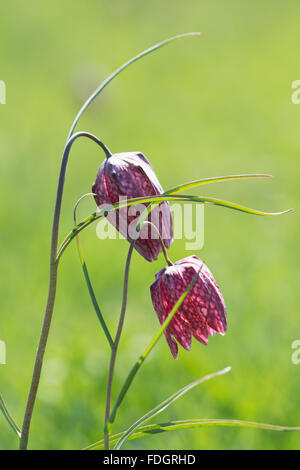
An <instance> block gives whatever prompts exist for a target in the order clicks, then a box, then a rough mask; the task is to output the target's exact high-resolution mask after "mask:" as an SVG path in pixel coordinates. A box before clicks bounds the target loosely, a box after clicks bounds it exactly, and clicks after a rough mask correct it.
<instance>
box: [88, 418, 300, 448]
mask: <svg viewBox="0 0 300 470" xmlns="http://www.w3.org/2000/svg"><path fill="white" fill-rule="evenodd" d="M208 426H227V427H242V428H256V429H262V430H267V431H300V427H298V426H279V425H277V424H266V423H257V422H255V421H243V420H237V419H191V420H181V421H169V422H167V423H159V424H148V425H147V426H141V427H140V428H138V429H137V431H136V432H135V433H133V434H131V436H129V438H128V440H129V441H131V440H133V439H139V438H141V437H145V436H151V435H155V434H159V433H162V432H169V431H178V430H185V429H195V428H201V427H208ZM124 432H125V431H124ZM124 432H120V433H118V434H114V435H113V436H111V443H112V444H114V443H117V442H118V440H119V439H120V438H121V437H122V435H123V434H124ZM103 446H104V442H103V440H101V441H98V442H95V443H94V444H91V445H89V446H87V447H85V448H84V449H83V450H98V449H99V450H100V449H103Z"/></svg>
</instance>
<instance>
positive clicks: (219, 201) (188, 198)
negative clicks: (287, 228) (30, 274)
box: [57, 194, 293, 260]
mask: <svg viewBox="0 0 300 470" xmlns="http://www.w3.org/2000/svg"><path fill="white" fill-rule="evenodd" d="M163 201H178V202H185V201H186V202H198V203H202V204H213V205H217V206H221V207H226V208H228V209H233V210H237V211H240V212H245V213H247V214H252V215H259V216H277V215H282V214H286V213H287V212H290V211H292V210H293V209H287V210H285V211H281V212H263V211H259V210H256V209H251V208H250V207H246V206H242V205H241V204H236V203H234V202H229V201H224V200H222V199H216V198H212V197H206V196H189V195H184V196H179V195H176V194H174V195H166V196H164V195H157V196H149V197H140V198H133V199H128V200H127V201H121V202H118V203H115V204H112V206H113V209H114V210H117V209H120V208H123V207H127V206H132V205H134V204H137V203H148V202H156V203H160V202H163ZM104 212H105V211H99V212H94V213H93V214H91V215H89V216H88V217H87V218H86V219H84V220H82V221H81V222H80V223H79V224H78V225H76V227H74V228H73V230H72V231H71V232H69V233H68V235H67V236H66V237H65V239H64V240H63V242H62V244H61V246H60V248H59V250H58V254H57V260H58V259H59V258H60V257H61V255H62V253H63V252H64V250H65V248H66V247H67V246H68V245H69V243H70V242H71V241H72V240H73V239H74V238H75V237H76V235H77V234H78V233H80V232H81V231H82V230H84V229H85V228H86V227H88V226H89V225H90V224H91V223H93V222H95V221H96V220H98V219H99V218H100V217H103V215H104Z"/></svg>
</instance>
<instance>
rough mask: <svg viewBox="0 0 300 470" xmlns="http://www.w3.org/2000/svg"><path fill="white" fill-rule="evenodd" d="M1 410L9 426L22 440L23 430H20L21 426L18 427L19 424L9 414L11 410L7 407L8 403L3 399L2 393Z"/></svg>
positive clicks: (0, 396) (0, 398)
mask: <svg viewBox="0 0 300 470" xmlns="http://www.w3.org/2000/svg"><path fill="white" fill-rule="evenodd" d="M0 409H1V411H2V413H3V416H4V418H5V419H6V421H7V422H8V424H9V425H10V427H11V428H12V429H13V430H14V432H15V433H16V434H17V436H18V438H20V437H21V430H20V428H19V426H18V425H17V423H16V422H15V420H14V418H13V417H12V415H11V413H10V412H9V410H8V408H7V406H6V403H5V401H4V398H3V396H2V394H1V393H0Z"/></svg>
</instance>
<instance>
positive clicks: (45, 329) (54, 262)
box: [19, 132, 111, 450]
mask: <svg viewBox="0 0 300 470" xmlns="http://www.w3.org/2000/svg"><path fill="white" fill-rule="evenodd" d="M78 137H87V138H89V139H91V140H93V141H94V142H96V143H97V144H98V145H100V147H101V148H102V149H103V150H104V152H105V154H106V155H111V152H110V151H109V150H108V148H107V147H106V146H105V145H104V144H103V142H101V141H100V140H99V139H98V138H97V137H95V136H94V135H93V134H90V133H89V132H78V133H77V134H74V135H73V136H72V137H71V138H70V139H69V140H68V142H67V145H66V147H65V150H64V153H63V157H62V163H61V169H60V174H59V180H58V187H57V195H56V203H55V210H54V217H53V224H52V237H51V253H50V278H49V290H48V300H47V305H46V310H45V315H44V322H43V326H42V331H41V336H40V341H39V345H38V349H37V353H36V359H35V363H34V369H33V376H32V381H31V386H30V390H29V394H28V399H27V405H26V410H25V415H24V420H23V426H22V435H21V439H20V447H19V448H20V450H26V449H27V446H28V437H29V431H30V423H31V418H32V413H33V409H34V404H35V400H36V395H37V391H38V386H39V382H40V377H41V371H42V365H43V359H44V354H45V349H46V345H47V340H48V336H49V329H50V325H51V320H52V315H53V308H54V302H55V295H56V284H57V269H58V262H59V260H58V259H57V243H58V229H59V219H60V211H61V202H62V196H63V190H64V183H65V175H66V169H67V164H68V159H69V154H70V150H71V147H72V145H73V143H74V141H75V140H76V139H77V138H78Z"/></svg>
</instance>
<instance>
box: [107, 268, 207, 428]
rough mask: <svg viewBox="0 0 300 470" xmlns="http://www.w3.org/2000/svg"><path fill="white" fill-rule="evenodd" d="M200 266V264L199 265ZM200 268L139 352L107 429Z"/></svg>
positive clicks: (190, 287)
mask: <svg viewBox="0 0 300 470" xmlns="http://www.w3.org/2000/svg"><path fill="white" fill-rule="evenodd" d="M201 268H202V266H201ZM201 268H200V269H199V271H198V272H197V273H196V274H195V276H194V277H193V279H192V281H191V282H190V283H189V285H188V286H187V288H186V289H185V291H184V292H183V294H182V295H181V296H180V297H179V299H178V300H177V302H176V304H175V305H174V307H173V308H172V310H171V312H170V314H169V315H168V317H167V318H166V320H165V321H164V323H163V324H162V326H161V327H160V329H159V330H158V332H157V334H156V335H155V336H154V338H153V340H152V341H151V342H150V344H149V346H148V347H147V348H146V349H145V351H144V352H143V354H141V356H140V357H139V358H138V360H137V361H136V363H135V364H134V366H133V368H132V369H131V371H130V372H129V374H128V376H127V378H126V380H125V382H124V384H123V386H122V388H121V391H120V393H119V395H118V397H117V399H116V403H115V405H114V407H113V410H112V412H111V414H110V416H109V418H108V420H107V422H106V423H105V429H106V430H108V431H109V429H110V427H111V425H112V423H113V422H114V420H115V417H116V414H117V411H118V408H119V407H120V405H121V403H122V401H123V400H124V397H125V395H126V393H127V391H128V389H129V387H130V385H131V383H132V381H133V379H134V377H135V376H136V374H137V372H138V371H139V369H140V367H141V366H142V364H143V363H144V362H145V360H146V359H147V357H148V355H149V354H150V352H151V351H152V349H153V348H154V346H155V345H156V344H157V342H158V340H159V339H160V337H161V336H162V335H163V333H164V331H165V329H166V328H167V327H168V325H169V324H170V322H171V320H172V318H173V317H174V315H175V313H176V312H177V310H178V309H179V308H180V306H181V304H182V303H183V301H184V299H185V298H186V296H187V295H188V293H189V292H190V290H191V289H192V288H193V286H194V285H195V283H196V282H197V279H198V277H199V274H200V271H201Z"/></svg>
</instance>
